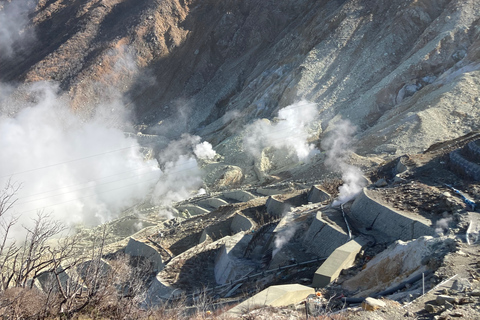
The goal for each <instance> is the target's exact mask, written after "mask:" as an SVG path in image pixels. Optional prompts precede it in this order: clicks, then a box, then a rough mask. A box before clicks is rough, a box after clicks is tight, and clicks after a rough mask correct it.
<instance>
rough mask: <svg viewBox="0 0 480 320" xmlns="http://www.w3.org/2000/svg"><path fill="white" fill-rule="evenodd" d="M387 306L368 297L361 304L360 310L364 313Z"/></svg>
mask: <svg viewBox="0 0 480 320" xmlns="http://www.w3.org/2000/svg"><path fill="white" fill-rule="evenodd" d="M386 306H387V304H386V303H385V302H383V301H382V300H378V299H375V298H371V297H368V298H366V299H365V300H364V301H363V302H362V309H363V310H366V311H375V310H378V309H381V308H385V307H386Z"/></svg>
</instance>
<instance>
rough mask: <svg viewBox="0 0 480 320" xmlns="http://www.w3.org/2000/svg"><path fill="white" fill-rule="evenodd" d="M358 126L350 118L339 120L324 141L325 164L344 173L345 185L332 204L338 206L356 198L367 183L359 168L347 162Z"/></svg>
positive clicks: (341, 187)
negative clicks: (325, 151)
mask: <svg viewBox="0 0 480 320" xmlns="http://www.w3.org/2000/svg"><path fill="white" fill-rule="evenodd" d="M355 131H356V127H355V126H354V125H352V124H351V122H350V121H348V120H342V121H339V122H338V123H337V124H336V126H335V128H334V129H333V131H332V132H331V133H330V135H329V136H328V137H327V138H326V139H325V140H324V141H323V142H322V147H323V148H324V149H325V150H327V158H326V160H325V164H326V165H327V166H328V167H330V168H331V169H332V170H334V171H336V172H340V173H341V174H342V180H343V185H342V186H340V188H339V190H338V191H339V195H338V198H337V199H336V200H335V201H334V202H333V203H332V206H338V205H341V204H343V203H345V202H348V201H350V200H351V199H353V198H355V196H356V195H357V194H358V193H359V192H360V191H361V190H362V188H363V187H364V186H365V185H366V181H365V178H364V177H363V175H362V172H361V170H360V169H359V168H357V167H355V166H353V165H351V164H349V163H348V162H347V160H348V158H349V157H350V155H351V153H352V152H353V150H352V141H353V135H354V133H355Z"/></svg>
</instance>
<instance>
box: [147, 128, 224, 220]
mask: <svg viewBox="0 0 480 320" xmlns="http://www.w3.org/2000/svg"><path fill="white" fill-rule="evenodd" d="M200 141H201V138H200V137H199V136H191V135H189V134H183V135H182V136H181V137H180V139H178V140H174V141H171V142H170V143H169V144H168V146H167V147H166V148H165V149H163V150H161V151H160V153H159V156H158V158H159V162H160V166H161V167H162V168H163V173H164V174H163V175H162V177H161V178H160V181H159V182H158V184H157V185H156V186H155V190H154V192H153V197H152V202H153V203H155V204H157V205H161V206H167V207H168V206H170V205H171V204H172V203H173V202H177V201H181V200H185V199H187V198H189V197H191V196H192V195H193V194H195V193H202V192H205V190H204V189H201V187H202V186H203V176H204V174H203V171H202V170H201V169H200V168H199V166H198V162H197V159H211V158H213V157H215V155H216V152H215V151H214V150H213V149H212V145H211V144H210V143H208V142H206V141H204V142H200ZM164 214H166V215H167V216H168V217H171V214H170V213H169V212H168V211H165V212H164Z"/></svg>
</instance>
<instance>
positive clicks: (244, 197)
mask: <svg viewBox="0 0 480 320" xmlns="http://www.w3.org/2000/svg"><path fill="white" fill-rule="evenodd" d="M223 196H224V197H225V198H227V199H232V200H236V201H239V202H247V201H250V200H252V199H255V196H254V195H253V194H251V193H250V192H248V191H243V190H235V191H230V192H225V193H223Z"/></svg>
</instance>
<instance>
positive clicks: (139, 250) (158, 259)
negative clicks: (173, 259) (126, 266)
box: [125, 238, 164, 272]
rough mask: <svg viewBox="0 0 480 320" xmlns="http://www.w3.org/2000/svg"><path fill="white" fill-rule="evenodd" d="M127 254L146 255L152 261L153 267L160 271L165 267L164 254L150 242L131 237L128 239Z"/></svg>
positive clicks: (133, 255)
mask: <svg viewBox="0 0 480 320" xmlns="http://www.w3.org/2000/svg"><path fill="white" fill-rule="evenodd" d="M125 254H128V255H130V256H132V257H144V258H146V259H148V260H149V261H150V262H151V263H152V267H153V269H154V270H155V271H157V272H158V271H160V270H162V269H163V268H164V264H163V261H162V256H161V255H160V253H159V252H158V251H157V249H155V248H154V247H152V246H151V245H149V244H146V243H145V242H141V241H138V240H135V239H133V238H130V240H128V244H127V247H126V248H125Z"/></svg>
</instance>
